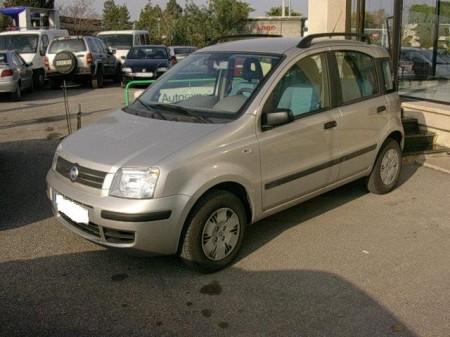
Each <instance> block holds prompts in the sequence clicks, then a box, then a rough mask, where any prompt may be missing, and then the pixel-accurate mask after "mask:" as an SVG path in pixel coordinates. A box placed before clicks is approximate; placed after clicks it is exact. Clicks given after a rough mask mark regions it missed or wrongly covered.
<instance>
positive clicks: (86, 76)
mask: <svg viewBox="0 0 450 337" xmlns="http://www.w3.org/2000/svg"><path fill="white" fill-rule="evenodd" d="M45 68H46V73H47V77H48V79H49V81H50V86H51V87H52V88H53V89H57V88H59V87H60V86H61V84H62V82H63V81H64V80H70V81H74V82H87V83H89V84H90V85H91V87H92V88H94V89H95V88H102V87H103V83H104V79H105V78H111V79H113V80H115V81H116V82H120V79H121V64H120V62H118V61H117V60H116V58H115V57H114V52H113V51H112V50H110V49H109V48H108V47H107V46H106V45H105V43H104V42H103V41H102V40H101V39H99V38H97V37H94V36H84V37H81V36H72V37H65V38H59V39H55V40H53V41H52V42H51V43H50V45H49V47H48V50H47V55H46V58H45Z"/></svg>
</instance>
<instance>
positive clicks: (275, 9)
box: [266, 6, 302, 16]
mask: <svg viewBox="0 0 450 337" xmlns="http://www.w3.org/2000/svg"><path fill="white" fill-rule="evenodd" d="M282 14H283V13H281V6H274V7H272V8H270V9H269V10H268V11H267V12H266V15H267V16H281V15H282ZM285 14H286V15H289V7H287V6H286V7H285ZM291 16H302V13H300V12H297V11H295V10H293V9H291Z"/></svg>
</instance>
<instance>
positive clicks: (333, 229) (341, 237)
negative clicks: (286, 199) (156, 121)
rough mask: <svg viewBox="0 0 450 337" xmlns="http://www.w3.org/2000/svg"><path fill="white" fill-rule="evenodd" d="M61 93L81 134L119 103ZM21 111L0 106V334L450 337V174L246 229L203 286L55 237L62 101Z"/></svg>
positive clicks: (62, 233)
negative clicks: (52, 181) (78, 115)
mask: <svg viewBox="0 0 450 337" xmlns="http://www.w3.org/2000/svg"><path fill="white" fill-rule="evenodd" d="M70 94H71V97H72V98H71V107H72V108H73V110H76V109H75V107H76V105H77V104H78V103H82V110H83V113H84V116H83V123H84V125H85V124H88V123H91V122H93V121H95V120H97V119H98V118H101V117H102V116H104V115H106V114H107V113H108V111H110V110H111V109H112V108H114V107H119V106H120V105H121V104H122V100H123V96H122V89H120V88H118V87H112V86H110V87H107V88H105V89H100V90H95V91H92V90H89V89H82V88H80V89H73V90H72V91H71V93H70ZM24 99H25V100H24V101H23V102H20V103H10V102H8V101H7V100H4V99H0V191H1V195H0V336H55V337H56V336H58V337H59V336H220V335H227V336H426V337H428V336H436V337H437V336H439V337H441V336H449V331H450V282H449V279H450V249H449V247H450V207H449V201H450V176H449V175H447V174H445V173H442V172H437V171H434V170H431V169H428V168H423V167H419V166H415V165H408V166H405V167H404V170H403V173H402V177H401V184H400V186H399V187H398V188H397V189H396V190H395V191H394V192H392V193H390V194H388V195H384V196H377V195H372V194H369V193H367V192H366V191H365V189H364V187H363V185H362V184H361V182H355V183H353V184H350V185H348V186H345V187H342V188H340V189H338V190H335V191H332V192H330V193H327V194H325V195H323V196H320V197H318V198H315V199H313V200H311V201H308V202H306V203H304V204H302V205H300V206H297V207H293V208H291V209H289V210H287V211H285V212H282V213H280V214H277V215H275V216H272V217H270V218H268V219H265V220H263V221H261V222H259V223H257V224H255V225H253V226H251V227H250V228H248V231H247V236H246V239H245V242H244V247H243V251H242V252H241V254H240V255H239V258H238V260H237V261H236V263H235V264H234V265H233V266H232V267H230V268H228V269H226V270H223V271H221V272H218V273H215V274H210V275H202V274H198V273H195V272H193V271H191V270H189V269H188V268H186V267H185V266H184V265H183V264H182V263H180V262H179V261H178V260H177V259H176V258H174V257H156V258H144V257H132V256H127V255H124V254H121V253H120V252H115V251H110V250H106V249H103V248H101V247H98V246H96V245H94V244H91V243H89V242H87V241H85V240H83V239H82V238H80V237H78V236H77V235H75V234H72V233H71V232H70V231H69V230H67V229H65V228H64V227H63V226H62V225H60V224H59V223H58V222H57V221H56V220H55V219H54V218H53V217H52V214H51V211H50V204H49V202H48V201H47V199H46V196H45V174H46V172H47V170H48V168H49V167H50V164H51V160H52V156H53V151H54V149H55V147H56V144H57V142H58V138H59V137H61V136H62V135H64V134H65V116H64V105H63V104H62V93H61V92H53V91H41V92H36V93H34V94H32V95H29V96H25V97H24ZM74 125H75V124H74Z"/></svg>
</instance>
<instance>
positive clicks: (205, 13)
mask: <svg viewBox="0 0 450 337" xmlns="http://www.w3.org/2000/svg"><path fill="white" fill-rule="evenodd" d="M251 11H252V9H251V8H250V6H249V5H248V4H247V3H246V2H244V1H241V0H210V1H209V6H208V7H207V6H199V5H197V4H196V3H194V2H193V1H191V0H188V1H186V4H185V7H184V9H183V8H182V7H181V6H180V5H179V4H178V3H177V1H176V0H169V1H168V2H167V5H166V7H165V8H164V9H162V8H161V7H159V5H153V4H152V1H151V0H150V1H149V2H148V3H147V5H146V6H145V8H144V9H142V11H141V13H140V16H139V20H138V22H137V26H138V27H139V28H140V29H146V30H148V31H149V33H150V39H151V41H152V42H153V43H165V44H167V45H174V44H188V45H196V46H204V45H206V44H207V43H208V42H209V41H211V40H213V39H215V38H216V37H218V36H220V35H228V34H236V33H239V32H241V31H242V29H243V28H244V26H245V24H246V20H247V18H248V15H249V13H250V12H251Z"/></svg>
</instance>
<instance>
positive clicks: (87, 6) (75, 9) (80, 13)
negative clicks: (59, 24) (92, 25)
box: [60, 0, 97, 35]
mask: <svg viewBox="0 0 450 337" xmlns="http://www.w3.org/2000/svg"><path fill="white" fill-rule="evenodd" d="M60 12H61V14H62V15H63V16H67V17H70V18H72V19H73V21H74V26H73V28H72V34H74V35H81V34H82V33H83V32H84V31H85V29H84V27H83V23H85V22H86V19H95V18H97V13H95V11H94V9H93V6H92V0H74V1H73V2H72V3H71V4H70V5H67V6H65V7H62V8H60Z"/></svg>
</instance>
